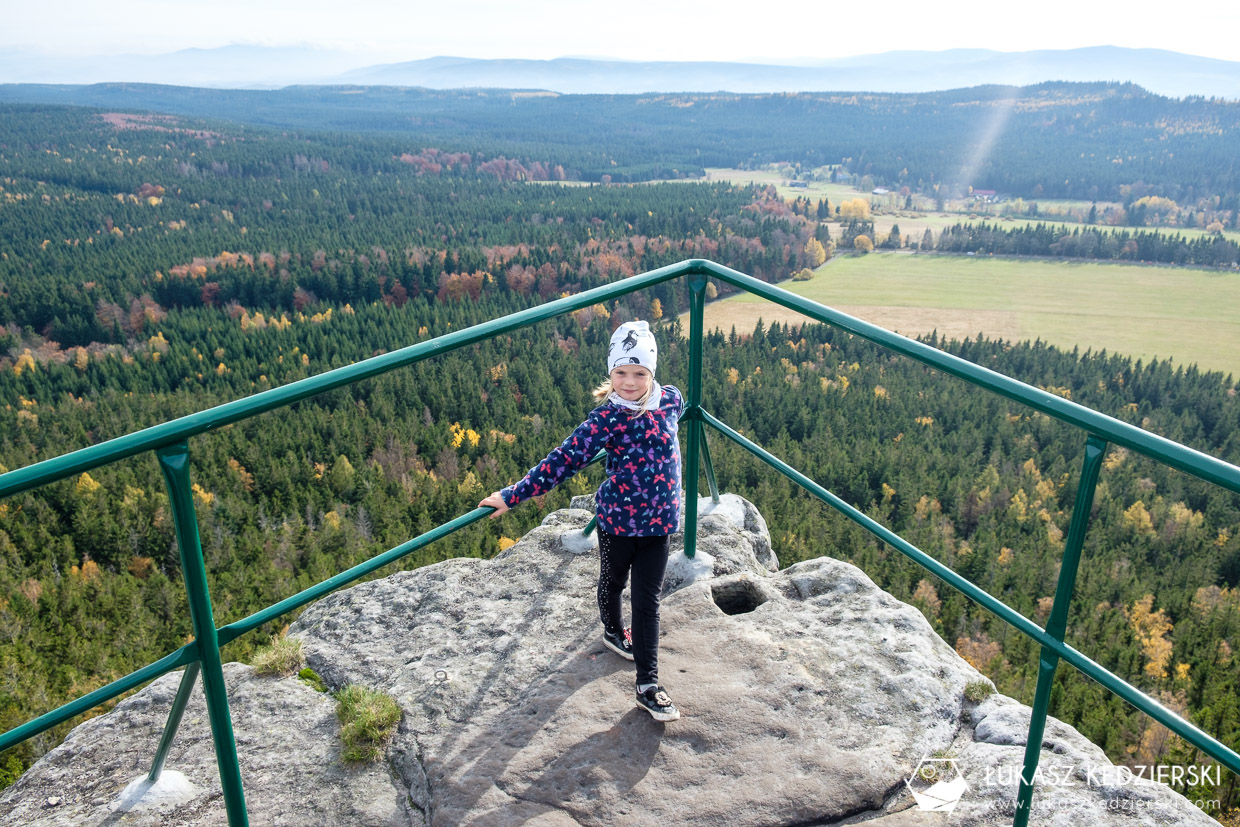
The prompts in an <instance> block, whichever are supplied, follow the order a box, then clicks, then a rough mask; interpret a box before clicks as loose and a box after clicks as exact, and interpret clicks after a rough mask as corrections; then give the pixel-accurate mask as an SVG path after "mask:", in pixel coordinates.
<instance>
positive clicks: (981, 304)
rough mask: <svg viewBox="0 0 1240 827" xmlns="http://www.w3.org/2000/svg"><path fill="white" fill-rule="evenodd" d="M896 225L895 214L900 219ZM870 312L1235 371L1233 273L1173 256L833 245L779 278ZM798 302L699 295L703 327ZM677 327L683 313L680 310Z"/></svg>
mask: <svg viewBox="0 0 1240 827" xmlns="http://www.w3.org/2000/svg"><path fill="white" fill-rule="evenodd" d="M900 226H901V228H902V229H903V227H904V224H903V223H901V225H900ZM780 286H781V287H783V288H784V289H786V290H789V291H791V292H793V293H797V294H798V295H801V296H805V297H806V298H809V299H812V300H814V301H816V302H820V303H822V304H825V305H828V306H830V307H833V308H835V309H837V310H841V311H843V312H845V313H848V314H850V315H853V316H856V317H858V318H861V319H864V320H865V321H868V322H871V323H873V324H877V325H880V326H882V327H886V328H889V329H892V330H896V331H899V332H900V333H903V334H905V335H907V336H919V335H922V334H926V333H929V332H931V331H932V330H937V331H938V332H939V334H940V335H945V336H947V337H949V338H955V339H963V338H965V337H976V336H977V335H978V334H979V333H980V334H983V335H985V336H986V337H987V338H990V339H996V338H999V339H1007V340H1012V341H1023V340H1033V339H1041V340H1042V341H1044V342H1047V343H1049V344H1052V345H1055V346H1057V347H1060V348H1064V349H1068V350H1071V349H1072V348H1073V347H1079V348H1081V350H1086V349H1092V350H1094V351H1098V350H1102V349H1106V350H1107V351H1108V352H1109V353H1121V354H1124V355H1126V356H1130V357H1133V358H1139V359H1142V360H1145V361H1149V360H1150V359H1153V358H1158V359H1171V360H1172V361H1173V362H1175V363H1176V364H1178V365H1189V364H1194V363H1195V364H1196V365H1197V366H1198V367H1200V368H1202V369H1205V370H1218V371H1223V372H1225V373H1230V374H1232V375H1233V376H1235V377H1240V316H1237V314H1236V308H1237V307H1240V276H1237V275H1235V274H1227V273H1214V272H1209V271H1204V270H1193V269H1185V268H1171V267H1139V266H1130V265H1118V264H1101V263H1083V262H1059V261H1022V260H1012V259H992V258H983V257H977V258H968V257H963V256H961V257H956V256H924V255H912V254H908V253H882V254H880V253H874V254H871V255H867V256H844V257H837V258H835V259H833V260H832V261H829V262H827V264H825V265H824V266H823V267H821V268H819V269H818V271H817V272H816V274H815V276H814V278H813V279H812V280H810V281H804V282H791V281H788V282H784V283H783V284H781V285H780ZM759 318H762V319H763V320H764V321H765V322H767V323H770V322H772V321H776V320H778V321H780V322H789V321H791V322H797V321H804V320H805V318H804V317H803V316H801V315H800V314H798V313H794V312H792V311H790V310H786V309H784V308H782V307H779V306H778V305H773V304H770V303H768V302H766V301H764V300H762V299H759V298H756V297H753V296H749V295H748V294H745V295H741V296H733V297H730V298H728V299H726V300H723V301H716V302H711V303H710V304H708V305H707V306H706V327H707V329H713V328H715V327H719V328H721V329H723V330H725V331H727V330H730V329H731V328H732V326H733V325H735V327H736V329H737V330H738V331H741V332H747V331H751V330H753V327H754V324H755V323H756V322H757V320H758V319H759ZM684 327H685V329H686V330H687V329H688V320H687V319H685V324H684Z"/></svg>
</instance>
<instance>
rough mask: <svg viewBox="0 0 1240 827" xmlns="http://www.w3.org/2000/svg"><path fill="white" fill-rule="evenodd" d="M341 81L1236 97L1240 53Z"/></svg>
mask: <svg viewBox="0 0 1240 827" xmlns="http://www.w3.org/2000/svg"><path fill="white" fill-rule="evenodd" d="M339 80H340V81H341V82H344V83H358V84H366V85H395V86H426V87H429V88H432V89H453V88H464V87H506V88H525V89H548V90H552V91H555V92H562V93H566V94H637V93H643V92H714V91H728V92H821V91H841V90H851V91H869V92H933V91H938V90H942V89H958V88H963V87H967V86H977V85H980V84H1006V85H1013V86H1026V85H1031V84H1036V83H1041V82H1043V81H1055V80H1061V81H1086V82H1088V81H1118V82H1131V83H1136V84H1137V85H1139V86H1142V87H1144V88H1146V89H1149V90H1150V91H1152V92H1154V93H1156V94H1160V95H1166V96H1168V97H1186V96H1189V95H1202V96H1204V97H1222V98H1229V99H1237V98H1240V62H1233V61H1225V60H1215V59H1213V58H1204V57H1194V56H1191V55H1185V54H1180V53H1178V52H1168V51H1162V50H1159V49H1125V48H1120V47H1117V46H1095V47H1090V48H1085V49H1070V50H1060V51H1035V52H994V51H989V50H985V49H952V50H948V51H943V52H885V53H883V54H876V55H865V56H861V57H849V58H841V59H838V60H829V61H822V62H818V63H814V64H808V65H799V66H784V65H771V64H756V63H724V62H672V61H660V62H651V61H645V62H629V61H620V60H592V59H584V58H558V59H556V60H481V59H473V58H458V57H434V58H430V59H427V60H415V61H410V62H408V63H393V64H387V65H379V66H369V67H366V68H364V69H356V70H353V71H351V72H346V73H345V74H343V75H341V76H340V78H339Z"/></svg>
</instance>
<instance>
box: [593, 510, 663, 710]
mask: <svg viewBox="0 0 1240 827" xmlns="http://www.w3.org/2000/svg"><path fill="white" fill-rule="evenodd" d="M667 549H668V538H667V537H666V536H662V537H618V536H616V535H614V534H608V533H607V532H606V531H603V530H602V529H599V532H598V556H599V572H598V613H599V617H600V618H601V619H602V621H603V628H604V629H606V630H607V631H609V632H611V633H612V634H623V633H624V620H623V619H622V618H621V616H620V593H621V592H622V591H624V581H625V580H627V579H628V577H629V571H630V569H631V570H632V572H633V582H632V584H631V588H630V595H631V597H632V601H633V660H634V661H635V662H636V664H637V685H638V686H641V685H642V684H647V683H658V682H659V598H660V597H661V595H662V592H663V573H664V571H665V570H666V569H667Z"/></svg>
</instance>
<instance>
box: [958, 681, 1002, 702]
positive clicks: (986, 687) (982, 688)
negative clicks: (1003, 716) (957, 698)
mask: <svg viewBox="0 0 1240 827" xmlns="http://www.w3.org/2000/svg"><path fill="white" fill-rule="evenodd" d="M994 692H995V687H994V686H993V685H992V684H991V682H990V681H969V682H968V683H967V684H965V685H964V696H965V698H966V699H968V700H970V701H972V702H973V703H975V704H980V703H981V702H982V701H984V700H986V699H987V698H989V697H990V696H991V695H993V694H994Z"/></svg>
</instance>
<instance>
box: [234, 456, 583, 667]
mask: <svg viewBox="0 0 1240 827" xmlns="http://www.w3.org/2000/svg"><path fill="white" fill-rule="evenodd" d="M605 456H606V452H604V451H599V452H598V453H597V454H595V455H594V458H593V459H591V460H590V461H589V462H588V463H587V464H586V467H587V468H588V467H589V466H591V465H594V464H595V463H596V462H600V461H601V460H602V459H603V458H604V457H605ZM494 511H495V509H494V508H491V507H489V506H483V507H480V508H475V509H474V510H473V511H470V512H468V513H466V514H462V515H461V516H459V517H457V518H456V519H455V520H452V521H451V522H447V523H443V524H442V525H440V526H438V527H436V528H433V529H431V530H430V531H428V532H426V533H424V534H420V535H418V536H417V537H414V538H413V539H412V540H408V541H406V542H404V543H401V544H400V545H399V546H394V547H393V548H390V549H388V550H387V551H385V552H383V553H382V554H379V555H377V556H375V557H372V558H370V559H369V560H366V561H365V562H362V563H358V564H357V565H356V566H354V567H353V568H351V569H346V570H345V571H342V572H340V574H337V575H335V576H334V577H330V578H328V579H327V580H324V581H323V582H321V583H318V584H317V585H314V586H311V587H310V588H308V589H304V590H302V591H300V592H298V593H297V594H295V595H292V596H291V597H286V598H285V599H283V600H281V601H280V602H279V603H275V604H273V605H271V606H268V607H267V608H266V609H263V610H261V611H258V612H255V613H254V614H252V615H250V616H248V617H244V618H242V619H241V620H238V621H235V622H233V623H229V624H228V625H227V626H221V627H220V628H219V630H218V631H219V641H220V646H223V645H224V644H225V643H230V642H232V641H234V640H236V639H237V638H238V637H240V636H241V635H243V634H245V633H246V632H249V631H251V630H253V629H257V628H258V627H259V626H262V625H263V624H264V623H267V622H269V621H272V620H275V619H276V618H277V617H279V616H280V615H282V614H285V613H286V612H291V611H293V610H294V609H297V608H300V607H301V606H304V605H306V604H307V603H310V602H311V601H314V600H318V599H319V598H320V597H323V596H325V595H327V594H328V593H330V592H333V591H335V590H336V589H339V588H340V587H342V586H347V585H348V584H349V583H352V582H353V581H355V580H357V579H359V578H362V577H365V576H366V575H368V574H370V573H371V572H372V571H375V570H376V569H380V568H383V567H384V566H386V565H387V564H388V563H392V562H395V561H396V560H399V559H400V558H402V557H404V556H405V555H407V554H411V553H412V552H415V551H417V550H418V549H420V548H422V547H423V546H426V545H429V544H431V543H433V542H435V541H436V540H439V539H441V538H443V537H446V536H448V535H449V534H452V533H453V532H456V531H459V530H460V529H462V528H465V527H466V526H468V525H472V524H473V523H476V522H478V521H479V520H481V519H482V518H483V517H486V516H488V515H490V514H491V513H492V512H494Z"/></svg>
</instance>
